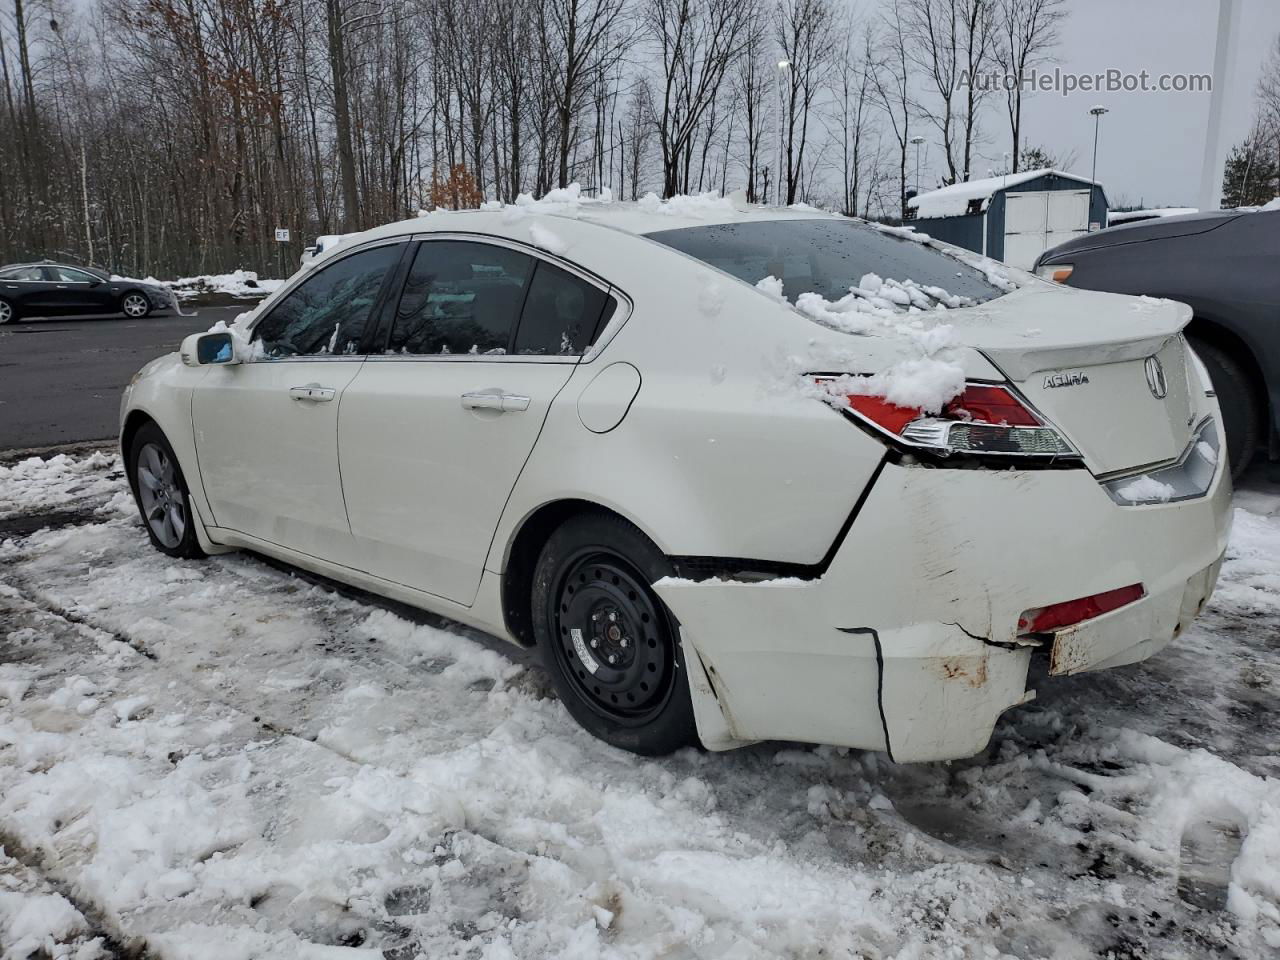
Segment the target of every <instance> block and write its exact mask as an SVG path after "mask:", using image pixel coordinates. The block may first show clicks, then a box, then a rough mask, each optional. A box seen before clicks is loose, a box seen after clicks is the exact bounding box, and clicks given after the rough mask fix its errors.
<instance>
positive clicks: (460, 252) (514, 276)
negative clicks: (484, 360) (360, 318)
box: [387, 240, 534, 356]
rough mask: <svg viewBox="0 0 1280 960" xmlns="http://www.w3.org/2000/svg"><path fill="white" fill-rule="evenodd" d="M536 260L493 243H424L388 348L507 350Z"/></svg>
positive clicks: (405, 350) (410, 350)
mask: <svg viewBox="0 0 1280 960" xmlns="http://www.w3.org/2000/svg"><path fill="white" fill-rule="evenodd" d="M533 265H534V261H533V258H532V257H530V256H528V255H527V254H523V253H520V252H518V251H515V250H511V249H508V248H507V247H498V246H494V245H492V244H487V243H471V242H468V241H465V240H432V241H428V242H425V243H422V244H420V245H419V246H418V252H417V254H416V255H415V256H414V258H413V266H412V268H411V269H410V270H409V277H408V279H407V280H406V281H405V285H404V292H403V293H402V294H401V296H400V304H399V306H398V307H397V309H396V315H395V320H394V322H393V324H392V327H391V337H390V340H389V341H388V343H387V352H388V353H409V354H436V355H440V354H450V353H469V354H488V355H491V356H498V355H501V354H505V353H506V352H507V350H508V348H509V346H510V343H511V334H512V332H513V331H514V330H515V325H516V320H517V318H518V317H519V316H520V308H521V307H522V306H523V304H524V300H525V294H526V292H527V289H528V285H529V277H530V275H531V274H532V273H533Z"/></svg>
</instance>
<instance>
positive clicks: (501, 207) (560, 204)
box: [480, 183, 613, 242]
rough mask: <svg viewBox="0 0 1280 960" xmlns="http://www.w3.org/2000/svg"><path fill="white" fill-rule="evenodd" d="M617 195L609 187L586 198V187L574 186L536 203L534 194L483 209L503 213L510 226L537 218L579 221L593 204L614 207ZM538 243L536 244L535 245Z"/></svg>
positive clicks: (494, 202) (550, 193) (488, 203)
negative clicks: (597, 194)
mask: <svg viewBox="0 0 1280 960" xmlns="http://www.w3.org/2000/svg"><path fill="white" fill-rule="evenodd" d="M612 202H613V194H612V193H611V192H610V191H609V189H608V188H607V187H606V188H604V189H602V190H601V191H600V195H599V196H597V197H589V196H584V195H583V193H582V185H581V184H579V183H571V184H569V185H568V186H567V187H556V188H555V189H553V190H549V191H548V192H547V193H546V194H545V195H544V196H541V197H538V198H537V199H535V198H534V197H533V195H532V194H528V193H522V194H519V195H518V196H517V197H516V199H515V202H514V203H503V202H502V201H501V200H486V201H485V202H484V203H482V204H480V209H481V210H483V211H486V212H490V213H501V214H502V215H503V217H502V218H503V220H504V221H505V222H506V223H517V222H519V221H521V220H523V219H524V218H525V217H528V216H530V215H533V214H541V215H543V216H555V217H568V218H570V219H573V220H576V219H577V218H578V216H579V215H580V214H581V211H582V208H583V207H584V206H589V205H591V204H602V203H612ZM535 242H536V241H535Z"/></svg>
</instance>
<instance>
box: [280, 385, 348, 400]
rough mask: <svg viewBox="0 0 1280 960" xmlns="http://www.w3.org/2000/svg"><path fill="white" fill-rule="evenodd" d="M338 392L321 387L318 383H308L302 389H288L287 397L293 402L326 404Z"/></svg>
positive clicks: (331, 388) (330, 388)
mask: <svg viewBox="0 0 1280 960" xmlns="http://www.w3.org/2000/svg"><path fill="white" fill-rule="evenodd" d="M337 393H338V391H337V390H335V389H334V388H333V387H322V386H320V384H318V383H308V384H307V385H306V386H302V387H290V388H289V396H291V397H293V399H295V400H310V401H311V402H312V403H328V402H329V401H330V400H332V399H333V398H334V397H335V396H336V395H337Z"/></svg>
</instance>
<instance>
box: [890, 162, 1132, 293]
mask: <svg viewBox="0 0 1280 960" xmlns="http://www.w3.org/2000/svg"><path fill="white" fill-rule="evenodd" d="M907 208H908V212H909V214H910V216H909V217H908V219H907V222H906V223H905V224H904V226H912V227H915V228H916V229H917V230H919V231H920V232H921V233H927V234H929V235H930V236H932V237H936V238H937V239H938V240H942V241H943V242H945V243H952V244H955V245H956V246H958V247H964V248H965V249H968V250H972V251H974V252H975V253H981V254H985V255H986V256H988V257H991V258H992V259H995V260H1003V261H1004V262H1005V263H1008V264H1010V265H1011V266H1015V267H1021V268H1023V269H1024V270H1029V269H1031V267H1032V265H1033V264H1034V263H1035V261H1036V258H1037V257H1039V256H1040V254H1042V253H1043V252H1044V251H1045V250H1047V249H1049V248H1050V247H1056V246H1057V245H1058V244H1060V243H1063V242H1064V241H1066V240H1070V239H1071V238H1072V237H1076V236H1079V235H1080V234H1082V233H1091V232H1092V231H1094V230H1101V229H1102V228H1103V227H1105V226H1106V225H1107V196H1106V193H1105V192H1104V191H1103V189H1102V186H1101V185H1100V184H1097V183H1094V182H1093V181H1092V180H1087V179H1085V178H1084V177H1077V176H1076V175H1075V174H1073V173H1065V172H1063V171H1061V170H1051V169H1044V170H1022V171H1019V172H1018V173H1011V174H1009V175H1008V176H1004V177H988V178H986V179H983V180H969V181H967V182H965V183H957V184H954V185H953V186H950V187H943V188H942V189H940V190H932V191H930V192H929V193H922V194H920V195H919V196H916V197H912V198H911V199H910V200H909V201H907Z"/></svg>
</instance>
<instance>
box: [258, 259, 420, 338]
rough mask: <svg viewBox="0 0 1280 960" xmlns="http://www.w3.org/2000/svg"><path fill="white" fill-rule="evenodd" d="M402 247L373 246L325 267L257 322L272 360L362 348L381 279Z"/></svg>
mask: <svg viewBox="0 0 1280 960" xmlns="http://www.w3.org/2000/svg"><path fill="white" fill-rule="evenodd" d="M403 249H404V247H403V245H402V244H399V243H393V244H388V245H386V246H381V247H374V248H373V249H371V250H362V251H360V252H359V253H353V254H351V255H350V256H347V257H343V258H342V259H341V260H339V261H338V262H337V263H333V264H330V265H329V266H327V267H323V268H321V269H320V271H319V272H317V273H316V274H315V275H313V276H311V277H308V278H307V279H306V280H305V281H303V283H302V284H301V285H300V286H298V287H295V288H294V290H293V291H292V292H290V293H289V294H288V295H287V296H286V297H285V298H284V299H283V300H281V301H280V302H279V303H278V304H276V305H275V307H273V308H272V310H271V312H270V313H268V314H267V315H266V316H265V317H263V318H262V320H261V321H259V322H258V324H257V326H255V327H254V328H253V338H254V339H255V340H261V341H262V347H263V350H264V351H265V352H266V355H267V356H268V357H271V358H280V357H292V356H319V355H324V354H335V353H336V354H354V353H357V352H359V350H360V340H361V338H362V337H363V336H364V331H365V327H366V326H367V325H368V322H369V315H370V313H371V312H372V311H373V306H374V304H375V303H376V302H377V299H378V293H379V291H380V290H381V289H382V283H383V281H384V280H385V279H386V276H387V273H388V272H390V271H391V270H392V269H394V268H395V265H396V262H397V261H398V260H399V259H400V254H401V252H402V251H403Z"/></svg>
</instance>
